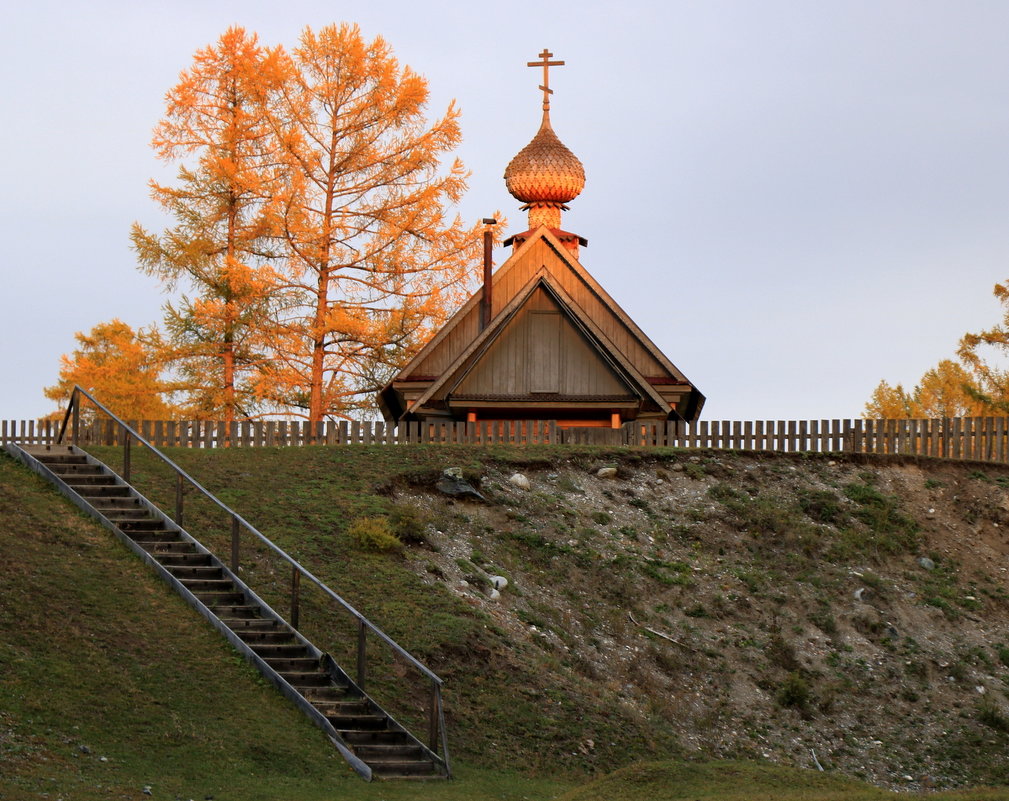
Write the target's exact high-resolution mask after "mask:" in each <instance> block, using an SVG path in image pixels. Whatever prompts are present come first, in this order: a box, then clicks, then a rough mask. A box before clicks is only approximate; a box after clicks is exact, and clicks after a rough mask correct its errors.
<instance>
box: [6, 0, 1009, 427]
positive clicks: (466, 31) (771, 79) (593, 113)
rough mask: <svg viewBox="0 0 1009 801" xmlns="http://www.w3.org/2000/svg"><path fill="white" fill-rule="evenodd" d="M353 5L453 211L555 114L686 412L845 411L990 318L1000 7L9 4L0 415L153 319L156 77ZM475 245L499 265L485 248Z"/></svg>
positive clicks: (794, 415) (1007, 118) (896, 1)
mask: <svg viewBox="0 0 1009 801" xmlns="http://www.w3.org/2000/svg"><path fill="white" fill-rule="evenodd" d="M341 21H349V22H357V23H359V24H360V26H361V28H362V31H363V32H364V34H365V35H366V36H368V37H373V36H375V35H381V36H383V37H385V38H386V39H387V40H388V41H389V43H390V44H391V45H392V47H393V49H394V50H395V52H396V55H397V56H398V57H399V59H400V61H401V62H402V63H405V64H409V65H410V66H411V67H413V68H414V69H415V70H417V71H418V72H420V73H422V74H424V75H425V76H427V78H428V79H429V82H430V86H431V90H432V98H433V100H432V104H431V114H432V116H433V115H435V114H437V113H440V112H441V111H442V110H443V109H444V107H445V106H446V105H447V103H448V101H449V100H450V99H452V98H455V99H456V100H457V101H458V103H459V105H460V106H461V108H462V112H463V117H462V125H463V133H464V137H465V142H464V145H463V146H462V148H461V149H460V151H459V155H460V156H461V157H462V158H463V160H464V162H465V163H466V166H467V167H468V168H469V169H470V170H471V171H472V173H473V175H472V178H471V181H470V191H469V192H468V194H467V196H466V199H465V200H464V202H463V203H462V205H461V206H460V209H459V211H460V212H461V213H462V215H463V217H464V218H465V219H468V220H476V219H478V218H480V217H484V216H487V215H489V214H491V213H493V212H494V211H495V210H501V211H502V212H503V213H504V214H505V215H506V216H507V217H508V218H509V220H510V221H511V226H510V231H511V232H517V231H521V230H524V227H525V226H524V222H525V220H524V216H525V215H524V214H523V213H522V212H519V211H518V209H517V205H518V204H517V203H516V201H514V200H513V199H512V198H511V197H510V196H509V195H508V194H507V192H506V191H505V188H504V182H503V180H502V178H501V175H502V173H503V170H504V167H505V165H506V164H507V163H508V161H509V160H510V159H511V157H512V156H513V155H514V154H515V153H517V152H518V150H519V149H520V148H522V147H523V146H524V145H525V144H526V143H527V142H528V141H529V140H530V139H531V138H532V136H533V134H534V133H535V131H536V128H537V126H538V122H539V102H540V93H539V92H538V91H537V89H536V87H537V84H538V83H539V81H540V77H541V73H540V71H539V70H534V69H529V68H527V67H526V66H525V63H526V62H527V61H532V60H534V59H535V58H536V56H537V54H538V53H539V52H540V51H541V50H542V49H543V48H544V47H547V48H549V49H550V50H551V51H552V52H553V53H554V55H555V58H559V59H563V60H565V61H566V62H567V65H566V66H565V67H561V68H558V69H555V70H552V71H551V86H552V88H553V89H554V90H555V94H554V96H553V99H552V112H551V117H552V121H553V123H554V129H555V130H556V131H557V133H558V135H559V136H560V138H561V139H562V140H563V141H564V142H565V144H567V145H568V147H570V148H571V150H573V151H574V153H575V154H576V155H577V156H578V157H579V158H580V159H581V160H582V162H583V164H584V165H585V170H586V175H587V183H586V187H585V190H584V192H583V193H582V195H581V196H580V197H579V198H577V199H576V200H575V201H574V202H573V203H572V204H571V210H570V211H569V212H567V213H566V214H565V216H564V227H565V228H566V229H567V230H570V231H575V232H577V233H579V234H581V235H583V236H585V237H587V238H588V240H589V247H588V248H586V249H584V250H583V251H582V254H581V260H582V263H583V264H584V265H585V266H586V267H587V268H588V269H589V271H590V272H592V274H593V275H594V276H595V277H596V278H597V279H598V280H599V281H600V282H601V283H602V285H603V286H604V287H606V289H607V290H608V291H609V292H610V294H611V295H612V296H613V297H614V298H615V299H616V300H617V302H618V303H620V305H621V306H622V307H623V308H624V309H625V310H626V311H627V312H628V313H629V314H630V315H631V317H632V318H633V319H634V320H635V321H636V322H637V323H638V325H639V326H640V327H641V328H642V329H643V330H644V331H645V333H646V334H648V335H649V336H650V337H651V338H652V340H654V341H655V343H656V344H657V345H658V346H659V347H660V348H661V349H662V350H664V351H665V353H666V354H667V355H668V356H669V357H670V359H672V361H673V362H674V363H675V364H676V365H677V366H678V367H679V368H680V369H681V370H682V371H683V372H684V373H686V375H687V376H688V377H689V378H690V379H691V380H692V381H693V382H694V383H695V384H696V385H697V386H698V387H699V388H700V390H701V391H702V392H703V393H704V394H705V395H707V397H708V403H707V405H706V407H705V412H704V417H705V418H707V419H770V418H778V419H801V418H826V417H848V416H856V415H858V414H859V413H860V412H861V411H862V407H863V405H864V403H865V401H866V400H867V399H868V396H869V394H870V393H871V391H872V390H873V388H874V387H875V386H876V384H877V383H878V382H879V380H880V379H881V378H887V379H888V380H890V381H891V382H896V381H903V382H904V383H905V384H913V383H914V382H915V381H916V380H917V379H918V378H919V377H920V375H921V374H922V372H924V371H925V370H926V369H928V368H929V367H931V366H933V365H934V364H935V363H936V362H937V361H938V360H939V359H941V358H946V357H949V356H952V355H953V354H954V352H955V350H956V345H957V341H958V339H959V338H960V336H961V335H962V334H963V333H964V332H965V331H968V330H978V329H980V328H983V327H987V326H990V325H992V324H994V323H995V322H996V321H998V319H999V318H1000V315H1001V307H1000V305H999V304H998V303H997V301H995V299H994V298H993V297H992V295H991V289H992V286H993V285H994V283H995V282H996V281H1000V280H1003V279H1006V278H1009V2H1005V1H1004V0H990V1H988V2H984V1H982V0H948V1H947V2H935V1H933V0H865V1H864V2H863V1H862V0H843V2H838V1H837V0H816V2H810V1H809V0H704V2H701V0H664V1H663V2H644V1H640V0H624V1H623V2H614V3H608V2H592V0H582V1H581V2H561V1H559V0H558V1H556V2H550V0H540V1H539V2H498V3H473V2H465V3H463V2H437V1H435V2H431V1H430V0H429V2H424V3H420V2H398V1H389V2H379V1H376V2H373V3H370V4H362V3H356V4H353V5H351V4H346V5H344V6H342V7H341V6H340V5H339V4H334V3H323V2H316V1H315V0H305V1H302V2H299V1H298V0H288V2H285V3H283V4H278V3H276V2H259V1H258V0H243V2H231V1H230V0H220V1H218V2H210V1H209V0H201V1H200V2H194V1H191V0H174V2H172V3H170V4H168V3H164V4H156V5H155V4H153V3H150V4H149V3H137V2H101V1H100V0H96V1H94V2H89V3H87V4H85V3H70V2H63V3H58V2H52V0H49V1H48V2H47V1H46V0H41V1H40V2H38V1H37V2H34V3H17V4H11V5H10V7H8V8H7V9H6V10H5V12H4V26H3V33H2V34H0V37H2V39H0V68H2V74H3V76H4V80H3V82H2V83H0V108H2V109H3V122H2V124H0V153H2V156H0V236H2V240H3V242H4V246H3V249H2V251H0V298H2V301H3V302H2V305H0V308H2V314H0V388H2V392H0V417H4V418H8V419H10V418H26V417H32V416H36V415H40V414H44V413H46V412H48V411H51V410H52V408H53V404H52V403H50V402H49V401H46V400H45V399H44V397H43V396H42V391H41V389H42V387H43V386H45V385H48V384H52V383H54V382H55V380H56V377H57V371H58V368H59V356H60V354H62V353H66V352H69V351H70V350H72V349H73V347H74V344H75V342H74V339H73V335H74V333H75V332H76V331H81V330H84V331H87V330H90V328H91V327H92V326H94V325H95V324H96V323H99V322H103V321H106V320H109V319H111V318H113V317H120V318H121V319H123V320H125V321H127V322H128V323H130V324H131V325H134V326H139V325H144V324H149V323H151V322H154V321H156V320H159V319H160V316H161V313H160V307H161V304H162V302H163V300H164V297H163V295H162V294H161V287H160V285H159V284H158V283H157V282H156V281H154V279H151V278H148V277H146V276H144V275H142V274H140V273H139V272H138V271H137V270H136V268H135V266H134V259H133V256H132V254H131V252H130V249H129V238H128V234H129V226H130V224H131V223H132V222H133V221H134V220H139V221H140V222H141V223H143V224H144V225H145V226H146V227H148V228H154V229H160V228H162V227H164V226H165V224H166V223H167V221H166V220H164V219H163V218H161V217H160V216H159V213H158V211H157V210H156V209H155V206H154V204H153V202H152V201H151V200H150V199H149V197H148V194H147V181H148V180H149V179H150V178H151V177H154V176H158V177H159V178H161V179H164V178H166V177H168V176H169V175H171V174H174V169H166V168H165V167H164V166H162V165H161V164H160V163H158V162H157V161H156V160H155V158H154V155H153V152H152V151H151V149H150V147H149V144H148V143H149V139H150V131H151V128H152V127H153V126H154V124H155V122H156V121H157V120H158V118H159V117H160V115H161V112H162V109H163V97H164V93H165V92H166V91H167V90H168V89H169V88H170V87H171V86H172V85H173V84H174V83H175V81H176V79H177V76H178V73H179V71H180V70H182V69H184V68H186V67H187V66H188V65H189V63H190V60H191V58H192V55H193V53H194V51H195V50H196V49H197V48H200V47H203V46H205V45H207V44H209V43H211V42H213V41H215V40H216V39H217V38H218V36H219V35H220V34H221V33H223V32H224V30H225V29H226V28H227V27H228V26H229V25H231V24H240V25H243V26H244V27H246V28H247V29H248V30H252V31H256V32H257V33H258V34H259V36H260V39H261V41H262V42H263V43H264V44H269V45H273V44H284V45H285V46H289V47H290V46H292V45H293V44H294V43H295V41H296V39H297V36H298V33H299V31H300V30H301V29H302V28H303V27H304V26H305V25H310V26H312V27H313V28H319V27H322V26H323V25H325V24H328V23H330V22H341ZM502 256H503V253H502V252H501V251H498V252H497V253H496V259H497V261H498V262H500V261H501V260H502Z"/></svg>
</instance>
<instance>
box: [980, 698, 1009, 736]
mask: <svg viewBox="0 0 1009 801" xmlns="http://www.w3.org/2000/svg"><path fill="white" fill-rule="evenodd" d="M977 719H978V721H979V722H980V723H983V724H984V725H985V726H988V727H990V728H992V729H995V730H996V731H1000V732H1005V733H1007V734H1009V717H1007V716H1006V714H1005V712H1003V711H1002V709H1001V708H1000V707H999V705H998V704H997V703H996V702H995V700H994V699H993V698H991V697H989V696H987V695H985V696H983V697H982V698H981V700H980V701H979V702H978V705H977Z"/></svg>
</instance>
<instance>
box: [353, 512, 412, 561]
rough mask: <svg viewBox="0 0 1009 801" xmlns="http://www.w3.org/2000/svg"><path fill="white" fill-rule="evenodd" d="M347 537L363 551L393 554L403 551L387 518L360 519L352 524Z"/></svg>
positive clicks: (401, 544) (401, 543)
mask: <svg viewBox="0 0 1009 801" xmlns="http://www.w3.org/2000/svg"><path fill="white" fill-rule="evenodd" d="M347 536H348V537H350V540H351V542H353V543H354V545H355V546H356V547H358V548H359V549H361V550H362V551H378V552H380V553H391V552H395V551H401V550H402V549H403V542H402V541H401V540H400V538H399V537H397V536H396V534H395V533H394V532H393V530H392V526H391V525H390V524H389V518H387V517H359V518H357V519H355V520H354V521H353V522H352V523H351V524H350V527H349V528H348V529H347Z"/></svg>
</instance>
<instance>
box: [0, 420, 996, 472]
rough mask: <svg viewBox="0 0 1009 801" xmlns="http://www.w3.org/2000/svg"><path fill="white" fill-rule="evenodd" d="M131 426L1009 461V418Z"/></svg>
mask: <svg viewBox="0 0 1009 801" xmlns="http://www.w3.org/2000/svg"><path fill="white" fill-rule="evenodd" d="M79 424H80V431H79V432H78V442H79V443H80V444H81V445H121V444H123V443H122V436H123V435H122V427H121V426H120V425H119V423H117V422H116V421H114V420H111V419H108V418H95V419H91V420H84V419H82V420H81V421H80V423H79ZM129 425H130V426H131V427H132V428H133V429H134V430H136V431H137V432H138V433H140V435H141V436H143V438H144V439H145V440H147V441H148V442H150V443H151V444H152V445H154V446H155V447H159V448H160V447H184V448H220V447H234V448H250V447H278V446H279V447H284V446H286V447H300V446H304V445H413V444H418V443H456V444H475V445H481V444H512V445H529V444H557V445H613V446H619V445H629V446H637V447H674V448H704V449H708V448H722V449H732V450H740V451H779V452H786V453H788V452H819V453H841V452H846V453H890V454H909V455H922V456H937V457H946V458H951V459H966V460H974V461H988V462H1006V461H1009V418H1005V417H963V418H945V419H938V420H861V419H856V420H851V419H844V420H841V419H833V420H745V421H740V420H701V421H698V422H695V423H683V422H664V421H658V422H649V421H644V422H642V421H636V422H630V423H625V424H624V425H623V426H622V427H621V428H619V429H609V428H562V427H561V426H559V425H558V424H557V423H556V422H555V421H551V420H517V421H478V422H475V423H467V422H455V421H446V422H438V423H419V422H411V423H402V424H400V425H394V424H390V423H383V422H370V421H346V420H344V421H339V422H337V421H332V420H330V421H325V422H321V423H316V424H314V425H313V424H310V423H308V422H302V421H284V420H270V421H262V420H257V421H241V422H233V423H224V422H220V421H205V420H194V421H179V420H153V421H152V420H144V421H140V422H130V423H129ZM59 428H60V425H59V423H58V422H57V421H53V420H2V421H0V444H2V443H5V442H14V443H17V444H23V445H44V444H46V443H51V442H55V441H56V439H57V437H58V436H59Z"/></svg>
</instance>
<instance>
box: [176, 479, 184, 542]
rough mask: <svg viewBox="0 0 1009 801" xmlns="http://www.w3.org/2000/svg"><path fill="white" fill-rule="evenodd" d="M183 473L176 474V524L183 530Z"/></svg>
mask: <svg viewBox="0 0 1009 801" xmlns="http://www.w3.org/2000/svg"><path fill="white" fill-rule="evenodd" d="M182 490H183V486H182V473H176V474H175V524H176V525H177V526H178V527H179V528H182V497H183V492H182Z"/></svg>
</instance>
